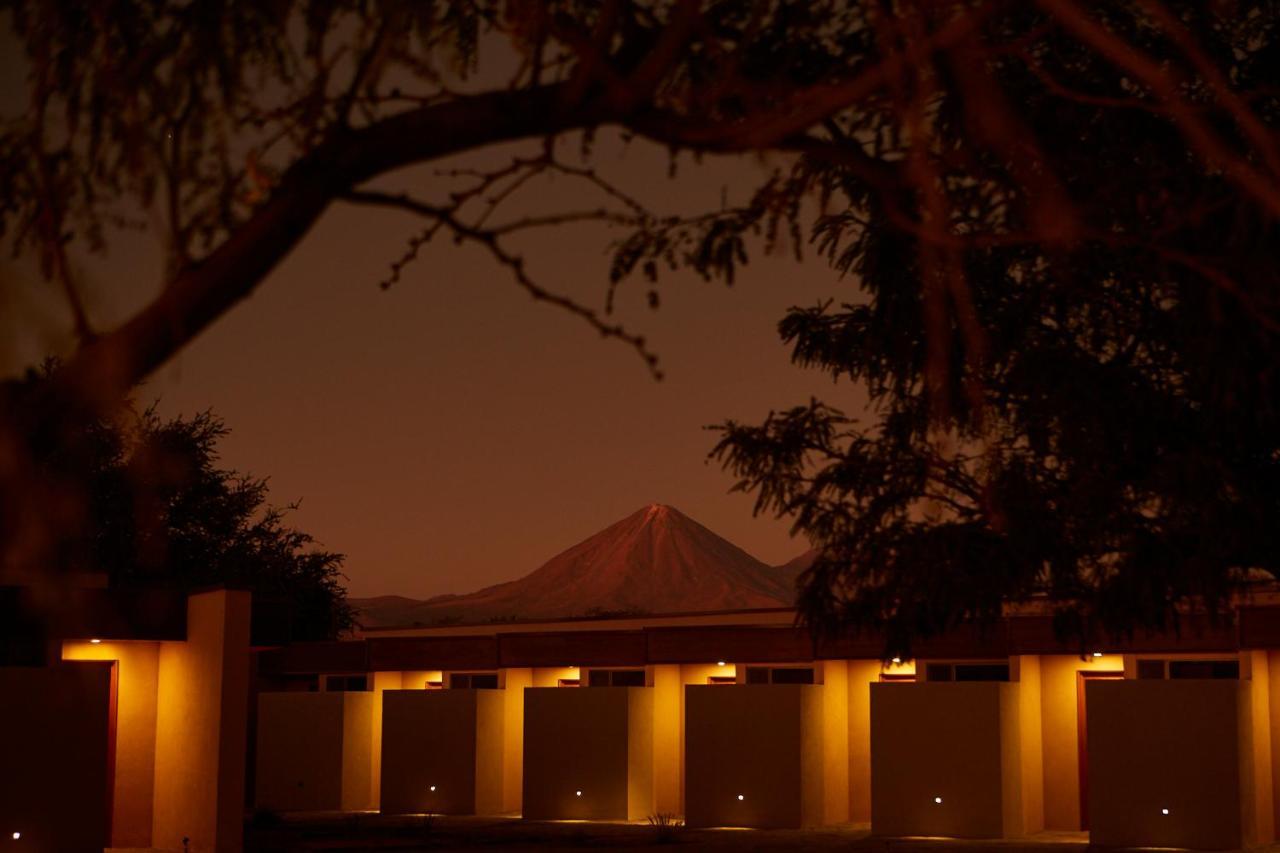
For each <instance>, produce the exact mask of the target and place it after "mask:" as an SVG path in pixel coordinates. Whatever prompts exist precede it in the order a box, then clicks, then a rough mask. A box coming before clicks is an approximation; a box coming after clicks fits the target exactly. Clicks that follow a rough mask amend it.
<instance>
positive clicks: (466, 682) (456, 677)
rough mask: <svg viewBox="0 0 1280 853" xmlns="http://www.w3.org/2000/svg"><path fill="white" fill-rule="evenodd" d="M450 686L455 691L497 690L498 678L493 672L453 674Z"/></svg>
mask: <svg viewBox="0 0 1280 853" xmlns="http://www.w3.org/2000/svg"><path fill="white" fill-rule="evenodd" d="M449 686H450V687H451V688H453V689H454V690H468V689H470V690H497V689H498V676H497V673H493V672H451V673H449Z"/></svg>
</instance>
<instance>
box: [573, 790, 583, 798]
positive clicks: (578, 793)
mask: <svg viewBox="0 0 1280 853" xmlns="http://www.w3.org/2000/svg"><path fill="white" fill-rule="evenodd" d="M573 795H574V796H575V797H581V796H582V792H581V791H574V792H573Z"/></svg>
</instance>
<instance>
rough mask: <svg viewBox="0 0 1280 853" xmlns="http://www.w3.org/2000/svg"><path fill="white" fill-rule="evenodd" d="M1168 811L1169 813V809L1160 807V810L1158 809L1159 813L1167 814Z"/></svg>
mask: <svg viewBox="0 0 1280 853" xmlns="http://www.w3.org/2000/svg"><path fill="white" fill-rule="evenodd" d="M1168 813H1169V810H1168V809H1161V810H1160V814H1164V815H1167V814H1168Z"/></svg>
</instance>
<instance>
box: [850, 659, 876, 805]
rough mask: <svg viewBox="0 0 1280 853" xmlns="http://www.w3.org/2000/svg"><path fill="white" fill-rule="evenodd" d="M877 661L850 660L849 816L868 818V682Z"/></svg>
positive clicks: (869, 712) (869, 689)
mask: <svg viewBox="0 0 1280 853" xmlns="http://www.w3.org/2000/svg"><path fill="white" fill-rule="evenodd" d="M880 670H881V666H880V662H879V661H871V660H851V661H849V670H848V680H849V820H851V821H853V822H854V823H870V822H871V685H872V684H875V683H877V682H878V681H879V680H880Z"/></svg>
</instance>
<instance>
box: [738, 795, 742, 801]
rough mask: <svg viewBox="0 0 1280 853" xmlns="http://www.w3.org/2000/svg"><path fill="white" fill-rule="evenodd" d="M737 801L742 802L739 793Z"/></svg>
mask: <svg viewBox="0 0 1280 853" xmlns="http://www.w3.org/2000/svg"><path fill="white" fill-rule="evenodd" d="M738 802H742V795H741V794H739V795H738Z"/></svg>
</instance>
